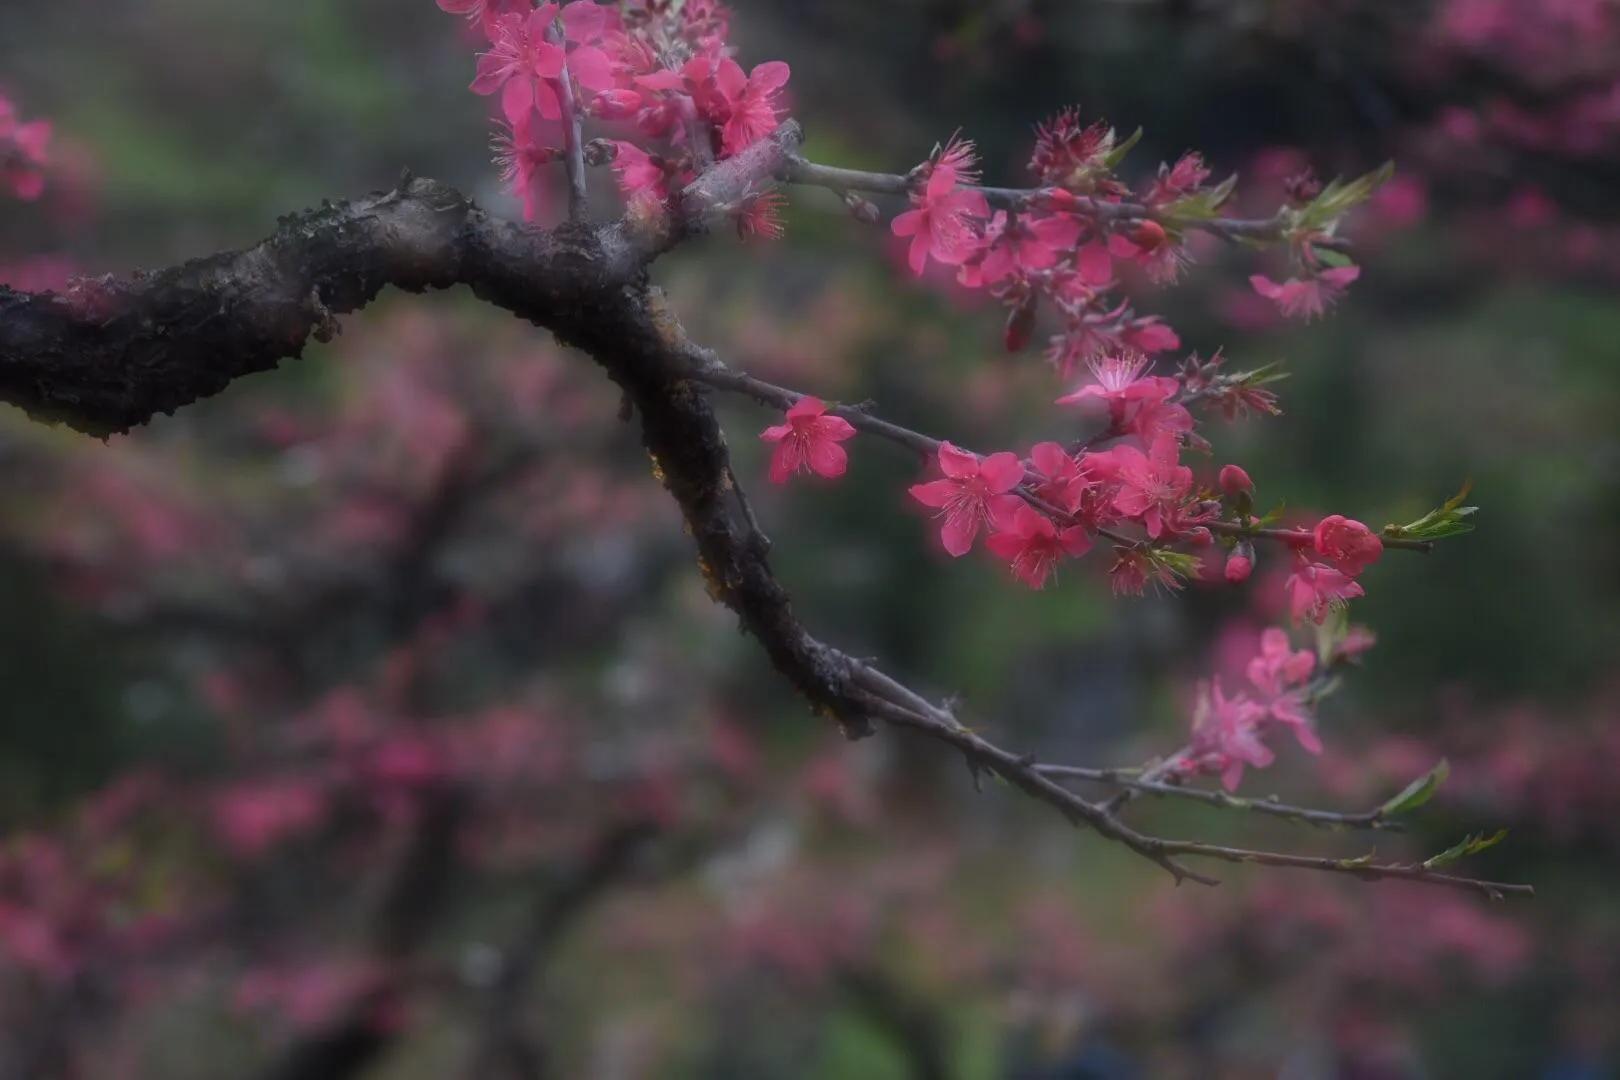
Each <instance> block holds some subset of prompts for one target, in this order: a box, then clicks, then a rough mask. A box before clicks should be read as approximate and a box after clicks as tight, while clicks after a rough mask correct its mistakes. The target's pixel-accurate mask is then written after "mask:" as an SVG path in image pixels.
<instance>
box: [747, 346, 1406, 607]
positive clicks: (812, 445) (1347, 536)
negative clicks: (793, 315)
mask: <svg viewBox="0 0 1620 1080" xmlns="http://www.w3.org/2000/svg"><path fill="white" fill-rule="evenodd" d="M1148 367H1149V361H1148V358H1147V357H1145V356H1143V355H1142V354H1140V353H1132V352H1129V351H1122V352H1119V353H1114V354H1110V355H1108V356H1103V357H1099V358H1097V359H1095V360H1093V361H1092V362H1091V364H1090V369H1091V372H1092V375H1093V376H1094V381H1092V382H1089V383H1087V384H1086V385H1084V386H1082V387H1080V388H1079V389H1077V390H1075V391H1074V392H1072V393H1069V394H1066V395H1064V396H1062V397H1060V398H1059V399H1058V401H1059V403H1060V404H1066V405H1073V406H1078V407H1082V408H1085V407H1091V408H1094V409H1095V410H1096V411H1098V412H1100V413H1101V418H1102V419H1104V420H1106V424H1107V426H1106V428H1105V429H1104V431H1103V433H1102V435H1100V436H1098V437H1097V438H1094V439H1092V440H1089V441H1088V442H1087V443H1085V444H1081V445H1079V446H1077V447H1076V448H1074V449H1070V448H1066V447H1064V446H1063V445H1062V444H1061V443H1057V442H1052V441H1047V442H1042V443H1038V444H1037V445H1035V446H1034V447H1033V448H1031V450H1030V452H1029V454H1028V455H1027V456H1022V455H1019V454H1016V453H1013V452H1011V451H1001V452H999V453H994V454H989V455H986V456H982V457H981V456H979V455H977V454H974V453H972V452H970V451H967V450H964V449H962V448H960V447H958V446H955V445H953V444H952V443H950V442H942V443H940V444H939V445H938V448H937V450H936V452H935V459H936V462H937V467H938V470H939V476H938V478H937V479H933V480H929V481H926V482H924V483H919V484H916V485H914V486H913V487H912V488H911V497H912V498H913V499H914V500H915V501H916V502H918V503H920V504H922V505H923V506H925V507H927V508H929V509H930V510H933V511H936V512H937V517H938V518H939V520H940V530H939V536H940V541H941V543H942V545H943V546H944V548H945V551H946V552H947V553H949V554H950V555H951V556H953V557H957V558H959V557H961V556H963V555H966V554H967V553H968V552H970V551H972V550H973V547H974V545H975V543H976V542H977V540H978V538H979V536H980V535H981V534H984V535H985V536H986V537H987V540H986V544H985V546H986V547H987V548H988V550H989V551H990V552H991V553H992V554H993V555H995V556H997V557H999V558H1000V559H1001V560H1003V561H1004V562H1006V563H1007V564H1008V566H1009V567H1010V568H1011V570H1012V573H1013V576H1014V577H1015V578H1017V579H1018V580H1019V581H1021V582H1023V583H1024V584H1025V585H1028V586H1029V587H1030V588H1034V589H1040V588H1044V587H1045V586H1046V584H1047V583H1048V582H1049V581H1050V580H1051V579H1052V577H1053V573H1054V571H1055V570H1056V569H1057V568H1058V566H1059V565H1060V564H1062V563H1063V562H1064V561H1065V560H1067V559H1070V558H1077V557H1079V556H1082V555H1085V554H1086V553H1087V552H1089V551H1090V550H1091V549H1092V547H1093V546H1094V545H1095V543H1096V538H1097V536H1098V535H1099V534H1106V536H1107V538H1108V539H1110V540H1111V541H1113V542H1114V543H1115V545H1116V547H1115V560H1114V563H1113V566H1112V568H1111V571H1110V572H1111V576H1112V579H1113V585H1114V589H1115V591H1116V592H1122V593H1133V594H1139V593H1141V592H1142V591H1143V590H1144V589H1145V588H1146V586H1147V585H1149V584H1150V583H1158V584H1162V585H1165V586H1168V587H1171V588H1175V587H1177V586H1178V585H1179V582H1180V579H1182V578H1184V577H1188V576H1191V575H1192V574H1193V573H1195V572H1197V571H1198V570H1200V569H1201V562H1200V560H1198V559H1197V558H1196V557H1195V556H1193V555H1190V554H1184V553H1179V552H1175V551H1172V550H1171V548H1172V546H1173V545H1176V544H1181V545H1185V546H1186V547H1189V548H1192V549H1207V548H1210V547H1212V546H1213V544H1214V543H1215V530H1214V529H1212V528H1211V526H1213V525H1215V524H1216V523H1217V522H1221V523H1224V525H1225V526H1226V529H1225V531H1227V532H1231V531H1233V529H1234V528H1243V527H1246V524H1247V523H1248V522H1249V520H1250V518H1249V515H1250V511H1251V509H1252V499H1253V492H1254V483H1253V481H1252V480H1251V479H1250V478H1249V475H1248V473H1247V472H1245V471H1244V470H1243V469H1242V468H1241V467H1239V466H1236V465H1227V466H1224V467H1223V468H1222V469H1221V470H1220V474H1219V478H1218V481H1217V486H1218V490H1211V489H1206V488H1203V487H1200V485H1199V484H1198V482H1197V478H1196V474H1195V473H1194V470H1193V468H1192V467H1191V466H1190V465H1187V464H1185V463H1184V462H1183V461H1182V455H1183V453H1184V451H1185V449H1186V448H1187V447H1188V446H1189V445H1199V444H1200V443H1201V440H1198V439H1197V436H1196V434H1195V433H1194V426H1195V424H1194V418H1193V415H1192V412H1191V411H1190V410H1189V408H1188V407H1187V405H1185V404H1183V400H1184V399H1186V397H1187V394H1188V387H1189V386H1190V385H1192V383H1193V380H1192V379H1191V378H1178V377H1172V376H1164V375H1153V374H1149V373H1148ZM1218 367H1219V361H1218V360H1217V361H1215V362H1214V363H1213V364H1212V365H1198V364H1196V363H1194V364H1191V365H1189V366H1188V367H1187V368H1184V369H1183V370H1184V372H1198V373H1200V378H1202V379H1203V380H1204V381H1203V382H1201V383H1200V384H1199V385H1200V386H1201V387H1203V388H1204V389H1205V390H1207V389H1208V388H1209V387H1211V386H1214V385H1218V384H1217V383H1215V382H1213V381H1211V380H1213V379H1215V378H1217V376H1215V375H1212V374H1211V372H1212V371H1213V370H1215V369H1218ZM1234 392H1237V393H1242V392H1244V391H1241V390H1238V391H1234ZM1248 393H1257V392H1256V391H1248ZM1209 396H1210V398H1212V399H1213V400H1216V401H1217V402H1220V401H1221V400H1222V398H1223V396H1229V395H1223V394H1214V393H1212V394H1210V395H1209ZM855 432H856V428H855V426H854V425H853V424H851V423H850V421H849V420H848V419H846V418H844V417H843V416H839V415H837V414H836V413H834V412H832V411H830V407H829V406H828V405H827V403H825V402H823V401H821V400H820V399H817V398H812V397H805V398H802V399H800V400H799V401H798V402H797V403H796V404H795V405H794V406H793V407H792V408H791V409H790V410H789V411H788V413H787V416H786V418H785V422H784V423H782V424H779V425H776V426H773V427H770V428H767V429H766V430H765V431H764V432H763V433H762V434H761V436H760V437H761V438H762V439H763V440H764V441H765V442H767V443H771V444H774V446H775V449H774V451H773V453H772V457H771V469H770V477H771V480H772V481H773V482H774V483H778V484H781V483H786V482H787V481H788V480H789V479H790V478H791V477H792V476H793V475H795V474H797V473H806V472H808V473H815V474H817V475H820V476H823V477H827V478H829V479H836V478H837V477H840V476H842V475H844V473H845V471H846V469H847V468H848V464H849V458H848V454H847V452H846V451H845V449H844V447H843V446H842V444H843V443H844V442H846V441H847V440H849V439H850V438H851V437H853V436H854V434H855ZM1106 440H1117V441H1116V442H1115V445H1113V446H1110V447H1108V448H1107V449H1097V450H1093V449H1089V447H1090V446H1092V445H1095V444H1096V443H1098V442H1102V441H1106ZM1127 525H1130V526H1135V527H1137V528H1139V529H1140V530H1141V532H1142V534H1143V538H1142V539H1140V540H1135V541H1132V540H1130V539H1128V538H1123V537H1120V536H1119V535H1118V534H1117V533H1116V532H1115V531H1114V530H1115V529H1117V528H1118V527H1120V526H1127ZM1282 539H1283V541H1284V542H1285V544H1286V546H1287V547H1288V548H1289V549H1290V550H1291V551H1292V552H1293V553H1294V557H1295V559H1296V561H1297V565H1296V567H1295V570H1294V573H1293V575H1292V576H1291V577H1290V578H1289V579H1288V581H1287V586H1286V587H1287V593H1288V598H1289V602H1290V605H1291V608H1292V611H1293V615H1294V618H1295V619H1296V620H1301V619H1309V620H1312V621H1315V622H1318V623H1320V622H1321V621H1322V620H1323V619H1324V618H1325V617H1326V615H1327V613H1328V611H1329V610H1331V609H1332V608H1333V607H1334V606H1335V605H1338V604H1341V603H1343V602H1345V601H1347V600H1349V599H1351V598H1353V597H1357V596H1361V595H1363V590H1362V587H1361V585H1360V584H1359V583H1358V582H1357V581H1356V578H1358V577H1359V576H1360V575H1361V573H1362V572H1363V571H1364V570H1365V569H1366V568H1367V567H1368V566H1370V565H1371V564H1372V563H1374V562H1376V561H1377V560H1378V559H1379V557H1380V556H1381V555H1382V553H1383V542H1382V541H1381V540H1380V539H1379V538H1378V536H1377V535H1376V534H1375V533H1373V532H1372V531H1371V530H1370V529H1368V528H1367V527H1366V526H1365V525H1363V524H1362V523H1361V522H1359V521H1354V520H1351V519H1349V518H1346V517H1344V516H1342V515H1338V514H1335V515H1331V516H1329V517H1326V518H1323V519H1322V520H1321V521H1320V522H1319V523H1318V524H1317V526H1316V527H1315V529H1314V530H1311V531H1305V530H1299V531H1295V532H1285V533H1284V534H1283V536H1282ZM1255 560H1256V555H1255V550H1254V545H1253V543H1252V542H1251V541H1250V540H1249V539H1248V538H1247V537H1244V536H1242V535H1239V536H1238V537H1237V538H1235V539H1234V540H1233V542H1232V544H1231V550H1230V553H1229V555H1228V557H1227V559H1226V565H1225V571H1224V575H1225V577H1226V579H1227V580H1228V581H1229V582H1232V583H1233V584H1237V583H1241V582H1243V581H1245V580H1247V579H1248V578H1249V576H1250V575H1251V573H1252V571H1253V568H1254V564H1255Z"/></svg>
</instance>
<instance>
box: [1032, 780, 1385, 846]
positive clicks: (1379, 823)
mask: <svg viewBox="0 0 1620 1080" xmlns="http://www.w3.org/2000/svg"><path fill="white" fill-rule="evenodd" d="M1036 768H1037V769H1039V770H1040V772H1042V773H1043V774H1045V775H1047V776H1056V777H1063V778H1066V779H1075V780H1086V781H1089V782H1092V783H1097V784H1110V785H1112V786H1114V787H1122V788H1128V789H1130V790H1132V791H1135V792H1139V793H1141V794H1144V795H1163V796H1168V797H1171V798H1176V799H1190V800H1192V801H1194V802H1201V803H1205V804H1206V805H1209V806H1218V807H1221V808H1222V809H1226V810H1249V811H1253V812H1254V813H1257V814H1269V815H1271V816H1273V817H1280V818H1287V819H1289V820H1291V821H1300V822H1304V823H1306V824H1308V825H1318V826H1321V827H1323V828H1338V829H1374V830H1378V831H1389V832H1400V831H1402V830H1404V829H1405V827H1406V826H1405V825H1404V824H1402V823H1401V822H1400V821H1397V820H1395V819H1393V818H1389V817H1386V816H1384V813H1383V811H1382V810H1367V811H1364V812H1362V813H1358V814H1347V813H1341V812H1338V811H1333V810H1315V809H1311V808H1310V807H1304V806H1290V805H1289V804H1287V803H1282V802H1277V801H1276V800H1275V799H1250V798H1244V797H1241V796H1238V795H1229V794H1227V793H1226V792H1224V791H1209V790H1207V789H1204V788H1192V787H1184V786H1182V785H1181V784H1169V783H1164V782H1163V781H1158V780H1147V779H1144V777H1143V775H1132V774H1131V773H1130V772H1128V771H1125V770H1121V769H1088V768H1085V767H1082V766H1079V765H1038V766H1036ZM1144 775H1145V774H1144Z"/></svg>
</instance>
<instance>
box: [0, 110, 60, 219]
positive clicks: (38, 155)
mask: <svg viewBox="0 0 1620 1080" xmlns="http://www.w3.org/2000/svg"><path fill="white" fill-rule="evenodd" d="M50 143H51V124H50V121H48V120H33V121H30V122H28V123H26V124H25V123H23V122H22V120H21V119H20V118H19V117H18V115H17V107H16V106H15V105H13V104H12V103H11V101H10V99H8V98H7V97H6V96H5V95H4V94H0V193H4V194H9V195H11V196H12V197H14V198H18V199H22V200H23V201H24V202H32V201H33V200H35V199H37V198H39V197H40V196H41V195H43V194H44V193H45V167H46V165H47V164H48V162H49V158H48V154H47V152H48V150H49V148H50Z"/></svg>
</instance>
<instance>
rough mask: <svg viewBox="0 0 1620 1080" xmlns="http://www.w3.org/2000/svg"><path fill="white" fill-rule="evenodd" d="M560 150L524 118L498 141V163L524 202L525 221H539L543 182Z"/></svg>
mask: <svg viewBox="0 0 1620 1080" xmlns="http://www.w3.org/2000/svg"><path fill="white" fill-rule="evenodd" d="M558 153H559V151H558V150H557V149H555V148H554V147H550V146H546V145H545V144H543V143H541V142H540V141H539V140H538V139H537V138H536V137H535V131H534V124H533V123H531V122H530V121H529V120H528V119H525V120H524V122H523V123H522V124H518V125H515V126H513V128H512V131H511V133H510V134H509V135H507V136H504V137H502V138H500V139H497V140H496V143H495V164H496V167H497V168H498V169H499V170H500V174H501V179H502V180H504V181H505V182H506V187H507V190H508V191H510V192H511V193H512V194H513V195H514V196H516V197H517V198H518V199H520V200H522V202H523V220H525V221H536V220H538V219H539V218H540V216H541V210H542V205H543V204H544V203H545V201H546V199H547V189H546V185H545V184H544V183H542V182H541V181H542V179H543V178H544V176H545V168H546V166H548V165H550V164H551V163H552V162H554V161H556V160H557V156H558Z"/></svg>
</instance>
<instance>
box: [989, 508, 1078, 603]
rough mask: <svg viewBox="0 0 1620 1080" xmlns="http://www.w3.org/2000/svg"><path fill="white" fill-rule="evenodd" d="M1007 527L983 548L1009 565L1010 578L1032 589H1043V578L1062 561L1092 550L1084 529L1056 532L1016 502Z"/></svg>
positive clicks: (1043, 518) (1040, 516)
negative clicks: (1012, 576)
mask: <svg viewBox="0 0 1620 1080" xmlns="http://www.w3.org/2000/svg"><path fill="white" fill-rule="evenodd" d="M1006 525H1007V528H1006V529H1005V530H1003V531H1001V532H997V533H994V534H993V535H991V536H990V537H989V538H988V539H987V540H985V542H984V546H985V547H987V548H989V549H990V550H991V551H992V552H994V553H995V554H997V555H999V556H1000V557H1001V558H1003V559H1006V560H1007V561H1008V562H1009V563H1011V564H1012V572H1013V575H1014V576H1016V577H1017V578H1018V580H1020V581H1022V582H1023V583H1024V584H1026V585H1028V586H1029V587H1030V588H1032V589H1041V588H1045V587H1046V579H1047V578H1048V577H1049V576H1051V574H1052V572H1053V570H1055V569H1056V568H1057V564H1058V563H1059V562H1061V561H1062V560H1063V559H1064V558H1066V557H1076V558H1078V557H1079V556H1081V555H1084V554H1085V553H1086V552H1088V551H1090V550H1091V537H1089V536H1087V535H1086V530H1085V529H1083V528H1081V527H1080V526H1078V525H1072V526H1070V527H1068V528H1065V529H1059V528H1058V527H1057V526H1056V525H1054V524H1053V523H1052V519H1051V518H1049V517H1047V516H1046V515H1045V514H1042V513H1039V512H1038V511H1036V510H1035V508H1034V507H1032V506H1030V505H1029V504H1028V503H1022V502H1021V503H1019V504H1018V506H1017V508H1016V509H1015V510H1014V511H1013V516H1012V520H1011V521H1010V522H1007V523H1006Z"/></svg>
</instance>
